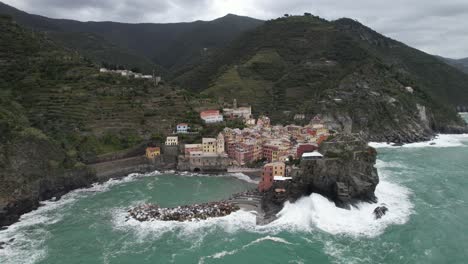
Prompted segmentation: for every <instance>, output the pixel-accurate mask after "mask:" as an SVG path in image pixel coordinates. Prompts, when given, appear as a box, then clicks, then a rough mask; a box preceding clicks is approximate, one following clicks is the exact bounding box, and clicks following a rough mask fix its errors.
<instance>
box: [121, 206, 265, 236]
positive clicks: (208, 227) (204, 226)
mask: <svg viewBox="0 0 468 264" xmlns="http://www.w3.org/2000/svg"><path fill="white" fill-rule="evenodd" d="M113 215H114V219H113V226H114V228H115V229H117V230H121V231H132V232H135V234H136V235H137V237H138V241H141V242H143V241H145V239H146V238H148V237H149V238H151V239H158V238H160V237H161V236H163V235H164V234H166V233H168V232H172V233H177V236H179V237H181V238H183V239H186V238H191V239H195V240H197V239H200V238H201V236H206V235H207V234H208V233H209V232H210V231H213V230H215V229H216V227H219V229H220V230H223V231H224V232H227V233H235V232H238V231H240V230H254V229H255V225H256V223H255V221H256V218H255V217H256V216H255V214H253V213H252V212H247V211H243V210H239V211H237V212H234V213H232V214H230V215H227V216H224V217H217V218H209V219H207V220H202V221H189V222H178V221H144V222H140V221H138V220H135V219H133V218H128V219H127V215H128V213H127V211H126V208H116V209H115V211H114V212H113Z"/></svg>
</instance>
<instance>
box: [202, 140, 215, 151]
mask: <svg viewBox="0 0 468 264" xmlns="http://www.w3.org/2000/svg"><path fill="white" fill-rule="evenodd" d="M216 150H217V144H216V138H203V139H202V151H203V152H204V153H216Z"/></svg>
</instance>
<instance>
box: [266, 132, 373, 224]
mask: <svg viewBox="0 0 468 264" xmlns="http://www.w3.org/2000/svg"><path fill="white" fill-rule="evenodd" d="M320 152H321V153H322V154H324V158H323V159H318V160H303V161H302V163H301V165H300V166H301V169H300V172H299V174H298V175H297V176H295V177H294V178H293V180H292V181H291V182H289V183H286V184H284V183H275V184H274V185H273V187H272V188H271V189H270V190H269V191H268V192H266V193H264V195H263V199H262V208H263V210H264V211H265V214H266V216H265V218H267V219H270V220H271V219H272V218H274V216H275V215H276V213H278V212H279V211H280V210H281V208H282V206H283V204H284V202H286V201H291V202H294V201H296V200H297V199H299V198H301V197H303V196H307V195H310V194H311V193H319V194H321V195H323V196H325V197H327V198H329V199H330V200H332V201H334V202H335V204H336V205H337V206H339V207H342V208H349V207H350V206H351V205H352V204H354V203H356V202H360V201H365V202H371V203H374V202H377V198H376V197H375V194H374V192H375V188H376V186H377V184H378V183H379V176H378V174H377V169H376V168H374V165H375V162H376V157H377V152H376V151H375V149H374V148H372V147H369V146H368V145H367V142H366V141H365V140H364V138H363V137H362V136H360V135H340V136H338V137H336V138H334V139H332V140H329V141H328V142H324V143H322V145H321V147H320ZM282 188H284V189H285V192H277V189H282Z"/></svg>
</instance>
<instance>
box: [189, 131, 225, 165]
mask: <svg viewBox="0 0 468 264" xmlns="http://www.w3.org/2000/svg"><path fill="white" fill-rule="evenodd" d="M224 147H225V142H224V136H223V134H221V133H219V135H218V136H217V137H216V138H202V142H201V143H198V144H185V145H184V157H185V160H188V164H189V167H190V170H192V171H200V170H206V169H207V168H210V169H212V168H217V169H215V170H219V168H221V169H227V166H229V165H230V160H229V158H228V156H227V154H226V152H225V148H224Z"/></svg>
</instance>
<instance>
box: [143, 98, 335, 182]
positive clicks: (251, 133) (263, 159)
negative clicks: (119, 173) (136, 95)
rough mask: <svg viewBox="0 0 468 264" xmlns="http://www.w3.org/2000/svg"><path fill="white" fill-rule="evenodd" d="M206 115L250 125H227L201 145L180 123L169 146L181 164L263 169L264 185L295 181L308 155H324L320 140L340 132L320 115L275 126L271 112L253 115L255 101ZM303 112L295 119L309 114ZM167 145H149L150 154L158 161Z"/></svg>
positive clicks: (210, 120) (208, 119) (198, 168)
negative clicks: (189, 138) (188, 141)
mask: <svg viewBox="0 0 468 264" xmlns="http://www.w3.org/2000/svg"><path fill="white" fill-rule="evenodd" d="M200 118H201V119H202V120H203V122H204V123H205V125H206V126H210V125H214V124H219V123H222V122H224V121H225V120H233V119H236V120H241V121H242V122H243V123H244V124H245V127H244V128H243V129H239V128H228V127H226V128H224V129H223V130H222V131H221V132H220V133H219V134H218V136H217V137H213V138H202V140H201V142H198V143H197V144H184V143H183V142H180V141H179V137H178V135H181V134H182V135H184V134H190V133H192V132H190V131H191V129H190V124H187V123H180V124H177V126H176V128H175V131H174V135H172V136H168V137H167V138H166V141H165V145H164V146H163V149H164V150H166V151H168V150H171V151H172V152H173V153H177V169H178V170H180V171H191V172H202V173H204V172H252V171H256V172H258V174H259V176H261V179H260V182H259V185H258V190H259V191H266V190H269V189H270V188H271V187H272V186H273V183H274V182H278V181H289V180H291V179H292V178H293V176H294V174H297V173H299V168H298V167H297V165H298V164H299V161H300V160H301V159H302V160H304V159H321V158H322V157H323V156H322V154H320V153H319V152H318V148H319V145H320V144H321V143H322V142H323V141H325V140H326V139H327V138H328V137H329V136H330V135H332V134H334V131H332V130H329V128H328V127H327V126H326V124H324V122H323V121H322V119H321V118H320V116H318V115H317V116H315V117H313V118H312V120H311V121H310V123H309V124H308V125H305V126H298V125H286V126H283V125H272V124H271V123H270V119H269V118H268V117H267V116H259V117H258V118H257V119H254V118H253V115H252V108H251V107H250V106H246V107H238V106H237V102H236V100H235V99H234V102H233V106H232V108H224V109H223V110H222V111H220V110H204V111H201V112H200ZM304 118H305V116H304V115H303V114H300V115H296V116H295V119H304ZM162 151H163V150H162V148H161V147H147V148H146V157H147V158H148V159H149V160H150V161H157V160H158V159H159V158H160V157H161V155H162V154H163V153H162Z"/></svg>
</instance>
